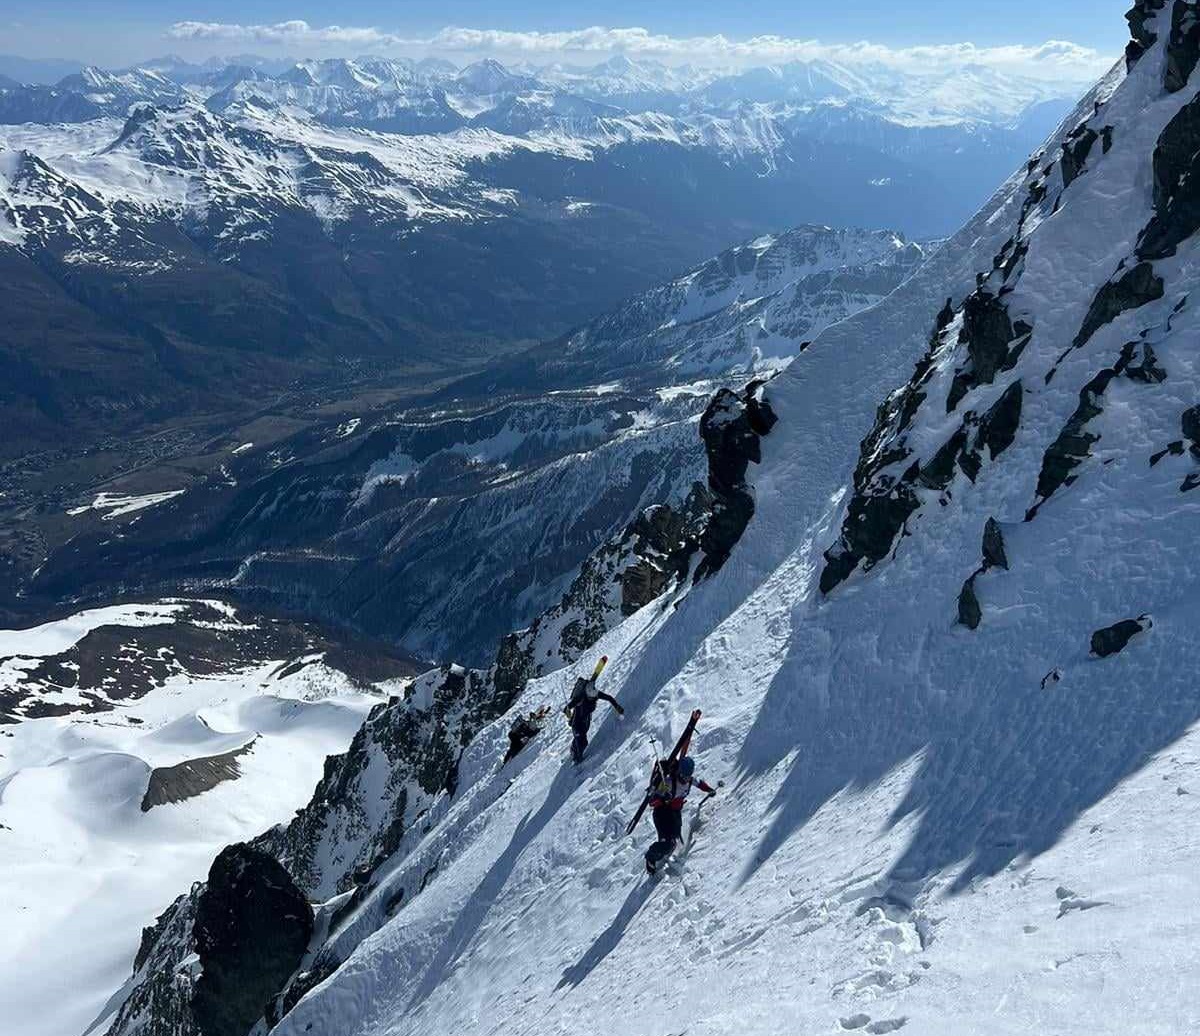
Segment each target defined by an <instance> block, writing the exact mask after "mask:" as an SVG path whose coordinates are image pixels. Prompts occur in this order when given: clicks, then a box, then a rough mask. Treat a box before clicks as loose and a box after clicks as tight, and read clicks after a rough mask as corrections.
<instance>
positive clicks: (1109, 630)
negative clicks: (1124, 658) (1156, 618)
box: [1092, 615, 1154, 658]
mask: <svg viewBox="0 0 1200 1036" xmlns="http://www.w3.org/2000/svg"><path fill="white" fill-rule="evenodd" d="M1153 625H1154V623H1153V622H1152V621H1151V619H1150V617H1149V616H1147V615H1141V616H1139V617H1138V618H1136V619H1122V620H1121V621H1120V622H1117V623H1114V624H1113V625H1111V626H1106V627H1105V628H1104V629H1101V630H1096V632H1095V633H1093V634H1092V654H1093V655H1096V656H1097V657H1099V658H1108V656H1109V655H1115V654H1117V652H1119V651H1124V650H1125V648H1126V646H1127V645H1128V644H1129V642H1130V641H1131V640H1132V639H1133V638H1134V637H1136V636H1137V635H1138V634H1139V633H1145V632H1146V631H1147V630H1149V629H1150V628H1151V627H1152V626H1153Z"/></svg>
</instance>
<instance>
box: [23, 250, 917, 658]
mask: <svg viewBox="0 0 1200 1036" xmlns="http://www.w3.org/2000/svg"><path fill="white" fill-rule="evenodd" d="M925 254H926V250H925V249H923V248H921V247H919V246H917V245H913V244H909V243H906V242H905V241H904V240H903V239H902V238H901V237H900V236H899V235H896V234H893V233H890V232H868V231H854V230H845V231H834V230H830V229H828V228H821V227H803V228H799V229H796V230H793V231H790V232H788V233H786V234H783V235H779V236H778V238H763V239H759V240H757V241H755V242H754V243H752V244H750V245H746V246H742V247H740V248H737V249H734V250H731V251H729V252H727V253H724V254H722V255H721V256H719V257H718V258H717V259H715V260H712V261H710V262H709V263H706V264H704V265H703V266H701V267H699V268H697V269H696V270H694V271H692V272H691V273H689V274H688V275H687V276H686V277H684V278H682V279H681V280H679V281H676V282H673V283H671V284H668V285H666V286H664V287H662V288H660V289H656V290H654V291H652V292H649V293H647V294H645V295H642V296H638V297H635V298H634V299H632V300H630V301H629V302H627V303H626V304H624V305H623V306H621V307H620V308H619V309H617V310H616V311H614V312H613V313H612V314H610V315H608V316H606V317H604V318H601V319H600V320H598V321H596V322H593V323H592V324H589V325H586V326H585V327H584V328H582V329H581V330H580V331H578V332H576V333H574V334H572V335H569V336H568V337H567V338H566V339H565V340H561V341H552V342H550V343H548V344H547V345H546V346H543V347H539V348H536V349H534V350H532V351H531V352H529V353H526V354H522V355H519V356H518V357H517V358H516V359H515V360H514V361H513V362H512V363H497V364H495V365H493V367H492V369H491V370H489V371H488V372H487V373H486V374H484V375H481V376H480V377H478V378H472V379H467V380H465V381H460V382H458V383H456V384H454V385H452V386H450V388H448V389H447V390H446V392H445V393H444V396H445V398H444V399H442V400H439V401H437V402H436V403H435V404H434V405H432V406H427V407H421V408H412V409H410V410H409V411H407V412H405V413H401V414H398V415H368V416H365V417H364V418H362V419H358V420H356V422H355V423H354V424H353V426H351V425H350V424H349V423H348V422H345V421H338V422H325V423H323V424H322V425H321V426H320V427H319V428H318V429H315V430H310V431H308V432H305V433H303V434H300V435H297V436H294V437H292V438H291V439H290V440H287V441H285V442H283V443H279V444H276V445H275V446H274V447H273V448H272V449H271V450H253V449H251V450H249V451H246V452H245V453H243V454H240V455H238V456H237V457H234V458H230V461H229V462H228V464H226V465H225V467H224V469H223V471H222V472H221V473H219V474H217V475H215V476H214V477H213V478H212V479H210V480H207V481H205V482H203V483H201V484H199V485H196V486H194V487H193V490H192V491H191V492H190V493H188V494H184V495H182V496H180V497H177V498H173V499H171V500H166V501H163V502H161V503H159V504H156V505H155V506H153V507H152V508H148V509H147V510H146V511H144V512H137V513H136V514H135V515H133V516H131V517H130V518H127V519H124V520H123V519H122V518H121V517H120V516H115V517H110V520H108V521H105V520H104V517H103V516H101V515H97V514H96V513H94V512H86V511H85V512H82V513H79V514H77V515H76V516H75V517H76V518H77V519H78V520H77V521H76V522H74V523H73V527H72V529H71V532H72V534H73V535H72V539H71V542H70V544H69V546H67V548H66V550H65V551H64V552H63V553H61V554H59V553H57V552H55V553H54V554H53V556H52V557H51V558H50V560H49V561H48V562H47V563H46V564H45V565H43V566H42V569H41V571H40V573H39V574H38V576H37V578H36V579H35V580H34V581H33V585H32V586H31V588H30V593H31V594H32V595H35V596H36V595H42V596H52V597H57V596H58V595H59V594H60V593H61V594H64V595H68V596H70V597H71V598H72V599H74V600H79V599H80V597H81V595H87V598H88V599H96V598H98V597H103V596H104V595H106V594H108V593H111V592H112V589H111V588H112V586H113V583H114V582H119V584H120V585H121V586H122V587H125V588H130V587H133V586H139V587H142V588H143V590H144V591H145V592H150V593H161V592H165V589H164V588H166V587H168V586H171V585H175V584H177V583H180V582H183V583H184V584H185V585H189V586H194V585H196V580H197V579H203V580H205V581H217V582H219V583H220V584H221V585H230V584H229V582H228V581H230V580H232V584H231V585H232V588H233V589H234V590H235V591H236V592H237V593H239V594H241V595H245V596H248V597H250V598H260V597H263V596H265V597H267V598H268V599H270V600H272V601H274V602H276V603H279V604H282V605H284V606H286V607H289V608H296V607H299V608H302V609H304V611H305V612H306V613H307V614H314V615H322V616H325V617H327V618H329V619H331V620H334V621H337V622H341V623H348V624H350V625H352V626H353V627H355V628H359V629H365V630H370V631H372V632H374V633H375V634H378V635H380V636H386V637H388V638H390V639H392V640H393V641H394V642H397V643H401V644H404V645H405V646H406V647H407V649H408V650H410V651H412V652H414V653H416V654H419V655H421V656H423V657H430V658H452V659H455V660H457V661H461V662H468V663H471V664H481V663H482V662H483V660H484V659H485V658H486V657H487V656H488V654H489V653H490V652H491V651H492V649H493V646H494V644H495V641H496V639H497V638H498V637H500V636H501V635H502V634H503V633H505V632H507V631H508V630H509V629H511V628H512V627H513V626H515V625H522V624H524V623H526V622H530V621H532V620H533V618H534V617H535V616H536V615H538V614H539V613H541V612H542V611H543V610H544V609H545V608H546V607H548V606H549V605H550V604H551V603H552V602H553V601H554V600H556V599H557V598H558V597H559V596H560V595H561V594H562V593H563V592H564V590H565V589H566V587H567V584H568V583H569V582H570V580H571V579H572V578H573V575H574V573H575V571H576V569H577V568H578V566H579V564H580V563H581V562H582V561H583V559H584V558H585V557H587V555H588V554H589V553H590V552H591V551H592V550H593V549H595V548H596V547H597V546H598V545H599V544H601V543H603V542H605V541H606V540H608V539H609V538H610V537H611V536H613V535H614V534H616V533H617V532H619V531H620V530H621V529H622V528H623V527H624V526H625V525H626V524H627V523H628V522H629V521H630V519H631V518H632V517H633V516H634V515H635V514H637V513H638V512H639V511H640V510H641V509H643V508H645V507H647V506H649V505H651V504H654V503H666V502H671V503H678V502H680V501H682V500H683V499H684V498H685V497H686V495H687V494H688V492H689V490H690V487H691V485H692V483H693V482H694V481H696V480H697V479H698V478H702V477H703V466H704V451H703V448H702V445H701V442H700V437H699V435H698V432H697V422H698V421H699V418H700V415H701V412H702V411H703V410H704V408H705V406H706V405H707V403H708V400H709V398H710V397H711V396H712V395H713V393H715V392H716V391H717V389H719V388H720V387H722V386H732V385H740V384H742V383H744V382H745V381H747V380H748V379H750V378H753V377H755V376H766V375H768V374H770V373H773V372H775V371H777V370H779V369H780V368H781V367H782V366H784V365H785V364H786V363H787V362H788V361H789V360H790V358H791V357H792V356H793V355H795V353H796V352H797V351H798V350H799V349H800V348H801V345H802V343H803V342H804V341H807V340H808V339H810V338H811V337H813V336H814V335H815V334H816V333H817V332H819V331H820V330H822V329H823V328H824V327H826V326H828V325H829V324H830V323H832V322H834V321H836V320H840V319H843V318H845V317H846V316H848V315H850V314H852V313H854V312H857V311H858V310H859V309H862V308H864V307H866V306H869V305H871V304H872V303H874V302H877V301H878V300H879V299H880V298H882V297H883V296H884V295H886V294H887V293H888V292H890V291H892V290H893V289H894V288H896V287H897V286H898V285H899V284H900V283H902V282H903V280H904V279H905V278H906V277H907V276H908V275H909V274H910V273H911V272H912V271H913V270H914V269H915V268H916V267H917V266H918V265H919V263H920V262H921V261H922V260H923V259H924V257H925ZM464 400H465V401H466V402H464ZM471 400H477V401H480V402H469V401H471ZM86 502H87V501H83V502H82V503H81V504H80V505H79V506H80V507H82V506H83V503H86ZM68 510H69V511H72V512H74V511H75V510H76V508H75V507H72V508H69V509H68ZM110 514H111V512H110ZM113 522H121V524H122V525H123V526H124V535H123V536H122V537H121V538H117V539H114V538H113V537H112V535H111V530H112V525H113ZM181 529H183V530H186V531H185V532H184V533H183V534H182V535H181V531H180V530H181ZM93 595H95V597H93ZM498 604H501V605H502V606H501V607H497V605H498Z"/></svg>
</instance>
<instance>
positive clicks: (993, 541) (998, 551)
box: [983, 518, 1008, 572]
mask: <svg viewBox="0 0 1200 1036" xmlns="http://www.w3.org/2000/svg"><path fill="white" fill-rule="evenodd" d="M991 568H1002V569H1004V570H1005V571H1006V572H1007V571H1008V551H1007V550H1005V547H1004V533H1003V532H1001V531H1000V523H999V522H998V521H996V519H995V518H989V519H988V520H987V523H986V524H985V525H984V527H983V570H984V571H985V572H986V571H987V570H988V569H991Z"/></svg>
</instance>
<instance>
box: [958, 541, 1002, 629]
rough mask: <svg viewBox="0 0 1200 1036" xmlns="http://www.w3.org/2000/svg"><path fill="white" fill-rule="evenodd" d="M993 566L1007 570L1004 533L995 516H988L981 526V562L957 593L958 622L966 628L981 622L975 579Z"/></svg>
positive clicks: (974, 626) (981, 612) (981, 611)
mask: <svg viewBox="0 0 1200 1036" xmlns="http://www.w3.org/2000/svg"><path fill="white" fill-rule="evenodd" d="M993 568H1002V569H1004V570H1005V571H1007V570H1008V554H1007V552H1006V551H1005V549H1004V534H1003V533H1002V532H1001V531H1000V523H999V522H997V521H996V519H995V518H989V519H988V520H987V523H986V524H985V525H984V527H983V563H982V564H981V565H980V566H979V567H978V568H977V569H975V571H974V572H972V573H971V575H970V576H969V577H968V578H967V581H966V582H965V583H963V586H962V590H961V591H959V594H958V624H959V625H960V626H966V627H967V629H970V630H977V629H979V626H980V623H982V622H983V608H982V606H981V605H980V603H979V594H978V593H977V591H976V589H975V581H976V580H977V579H978V578H979V577H980V576H981V575H983V574H984V573H985V572H988V571H990V570H991V569H993Z"/></svg>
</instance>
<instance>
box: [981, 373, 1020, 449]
mask: <svg viewBox="0 0 1200 1036" xmlns="http://www.w3.org/2000/svg"><path fill="white" fill-rule="evenodd" d="M1024 399H1025V391H1024V389H1023V388H1022V387H1021V382H1020V381H1019V380H1018V381H1014V382H1013V383H1012V384H1011V385H1009V386H1008V388H1006V389H1005V390H1004V393H1003V394H1002V395H1001V396H1000V398H999V399H998V400H996V402H995V403H993V404H992V405H991V407H990V408H989V409H988V411H987V413H986V414H984V415H983V419H982V420H981V421H980V422H979V441H980V442H981V443H982V444H983V445H985V446H987V448H988V454H989V455H990V456H991V458H992V460H995V459H996V458H997V457H999V456H1000V454H1002V453H1003V452H1004V451H1005V450H1007V449H1008V448H1009V447H1010V446H1011V445H1012V444H1013V442H1014V440H1015V439H1016V437H1017V429H1018V428H1019V427H1020V424H1021V406H1022V403H1023V402H1024Z"/></svg>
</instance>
